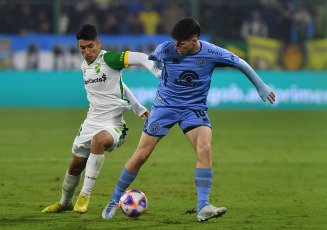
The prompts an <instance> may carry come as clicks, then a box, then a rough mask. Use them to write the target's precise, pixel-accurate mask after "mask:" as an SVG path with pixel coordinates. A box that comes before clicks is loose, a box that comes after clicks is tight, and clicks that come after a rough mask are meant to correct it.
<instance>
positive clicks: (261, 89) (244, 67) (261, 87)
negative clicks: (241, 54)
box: [238, 58, 275, 104]
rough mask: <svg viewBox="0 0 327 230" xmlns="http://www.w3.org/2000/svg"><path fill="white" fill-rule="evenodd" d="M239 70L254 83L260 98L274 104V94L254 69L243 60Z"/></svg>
mask: <svg viewBox="0 0 327 230" xmlns="http://www.w3.org/2000/svg"><path fill="white" fill-rule="evenodd" d="M238 69H239V70H240V71H241V72H242V73H243V74H244V75H245V76H246V77H247V78H248V79H249V80H250V81H251V82H252V84H253V85H254V86H255V88H256V89H257V91H258V94H259V96H260V97H261V99H262V100H263V101H264V102H266V101H267V99H268V101H269V102H270V103H271V104H273V103H274V101H275V94H274V92H273V91H272V90H271V89H270V88H269V86H267V85H266V84H265V83H264V82H263V81H262V80H261V78H260V77H259V76H258V75H257V73H256V72H255V71H254V70H253V69H252V67H251V66H250V65H249V64H248V63H247V62H246V61H244V60H243V59H241V58H240V64H239V66H238Z"/></svg>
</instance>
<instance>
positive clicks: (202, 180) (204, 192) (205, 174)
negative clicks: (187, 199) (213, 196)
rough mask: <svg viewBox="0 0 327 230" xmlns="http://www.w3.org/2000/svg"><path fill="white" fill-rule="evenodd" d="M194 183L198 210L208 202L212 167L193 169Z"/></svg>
mask: <svg viewBox="0 0 327 230" xmlns="http://www.w3.org/2000/svg"><path fill="white" fill-rule="evenodd" d="M194 178H195V184H196V190H197V194H198V212H199V211H200V210H201V209H202V208H203V207H204V206H205V205H206V204H207V203H208V202H209V194H210V189H211V182H212V169H201V168H196V169H195V174H194Z"/></svg>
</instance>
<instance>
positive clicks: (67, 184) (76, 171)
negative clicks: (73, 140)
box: [42, 154, 87, 213]
mask: <svg viewBox="0 0 327 230" xmlns="http://www.w3.org/2000/svg"><path fill="white" fill-rule="evenodd" d="M86 161H87V158H81V157H77V156H75V155H74V154H72V160H71V162H70V164H69V168H68V170H67V172H66V174H65V178H64V182H63V185H62V194H61V200H60V202H57V203H55V204H53V205H50V206H48V207H46V208H45V209H43V211H42V212H46V213H55V212H63V211H72V210H73V197H74V193H75V190H76V187H77V186H78V184H79V183H80V181H81V177H82V172H83V170H84V168H85V164H86Z"/></svg>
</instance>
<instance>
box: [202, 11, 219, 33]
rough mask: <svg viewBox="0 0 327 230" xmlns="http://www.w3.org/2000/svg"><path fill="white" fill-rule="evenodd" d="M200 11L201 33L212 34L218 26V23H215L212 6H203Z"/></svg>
mask: <svg viewBox="0 0 327 230" xmlns="http://www.w3.org/2000/svg"><path fill="white" fill-rule="evenodd" d="M202 12H203V13H201V15H200V20H199V22H200V25H201V33H203V34H210V35H213V34H214V32H215V29H216V28H217V27H218V25H217V24H218V23H216V20H215V18H214V15H215V13H214V9H212V7H211V8H210V7H205V8H204V9H202Z"/></svg>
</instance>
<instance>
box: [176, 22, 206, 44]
mask: <svg viewBox="0 0 327 230" xmlns="http://www.w3.org/2000/svg"><path fill="white" fill-rule="evenodd" d="M200 34H201V26H200V24H199V23H198V22H197V21H196V20H194V19H193V18H183V19H181V20H179V21H178V22H177V23H176V25H175V26H174V28H173V30H172V31H171V37H172V38H173V39H174V40H176V41H185V40H188V39H190V38H192V37H193V36H197V37H198V38H199V37H200Z"/></svg>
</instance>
